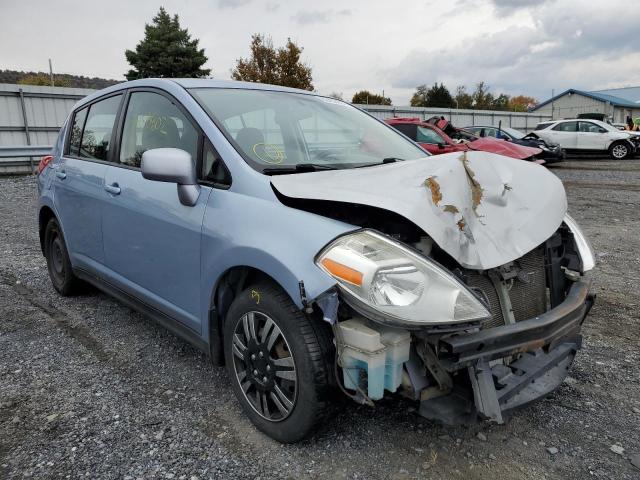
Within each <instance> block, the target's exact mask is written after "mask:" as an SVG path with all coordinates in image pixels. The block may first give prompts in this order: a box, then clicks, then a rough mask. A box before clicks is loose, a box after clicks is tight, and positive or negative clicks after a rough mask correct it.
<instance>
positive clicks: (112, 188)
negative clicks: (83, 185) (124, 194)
mask: <svg viewBox="0 0 640 480" xmlns="http://www.w3.org/2000/svg"><path fill="white" fill-rule="evenodd" d="M104 189H105V190H106V191H107V192H108V193H110V194H111V195H120V186H119V185H118V184H117V183H112V184H111V185H105V186H104Z"/></svg>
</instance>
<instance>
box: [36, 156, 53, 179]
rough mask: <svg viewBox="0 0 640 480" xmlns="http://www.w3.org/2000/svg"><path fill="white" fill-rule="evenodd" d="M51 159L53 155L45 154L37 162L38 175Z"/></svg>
mask: <svg viewBox="0 0 640 480" xmlns="http://www.w3.org/2000/svg"><path fill="white" fill-rule="evenodd" d="M51 160H53V155H45V156H44V157H42V158H41V159H40V163H39V164H38V175H40V174H41V173H42V171H43V170H44V169H45V168H47V165H49V163H51Z"/></svg>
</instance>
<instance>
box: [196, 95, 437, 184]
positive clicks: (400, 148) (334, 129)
mask: <svg viewBox="0 0 640 480" xmlns="http://www.w3.org/2000/svg"><path fill="white" fill-rule="evenodd" d="M190 92H191V93H192V94H193V96H194V97H195V98H196V99H197V100H198V101H199V103H200V104H201V105H202V106H203V107H204V108H205V110H206V111H207V113H208V114H209V116H210V117H211V118H212V119H213V121H214V122H215V123H216V124H217V125H218V127H220V128H221V129H222V131H223V133H224V134H225V135H226V137H227V138H228V139H229V140H231V141H232V143H234V145H235V147H236V149H237V150H238V151H239V152H240V153H241V154H242V156H243V157H244V159H245V160H246V161H247V162H248V163H249V164H250V165H251V166H252V167H253V168H255V169H257V170H259V171H261V172H264V173H274V172H277V171H278V170H279V169H282V170H291V169H292V168H293V167H296V166H309V165H314V166H317V167H318V168H353V167H360V166H367V165H377V164H380V163H383V162H385V161H395V160H411V159H416V158H420V157H425V156H427V155H428V153H426V152H425V151H424V150H422V149H421V148H420V147H418V146H417V145H415V144H414V143H413V142H411V141H410V140H407V139H406V138H405V137H403V136H402V135H400V134H399V133H396V131H395V130H394V129H392V128H390V127H387V126H386V125H384V124H383V123H381V122H379V121H377V120H375V119H374V118H372V117H370V116H369V115H367V114H365V113H364V112H362V111H360V110H358V109H357V108H355V107H353V106H351V105H349V104H348V103H345V102H342V101H339V100H335V99H333V98H325V97H319V96H315V95H305V94H298V93H288V92H276V91H266V90H249V89H230V88H229V89H226V88H198V89H191V90H190Z"/></svg>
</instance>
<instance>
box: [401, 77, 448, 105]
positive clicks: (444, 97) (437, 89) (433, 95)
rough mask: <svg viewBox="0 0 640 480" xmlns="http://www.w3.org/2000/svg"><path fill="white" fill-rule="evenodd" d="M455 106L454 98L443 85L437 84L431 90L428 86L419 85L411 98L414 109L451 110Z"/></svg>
mask: <svg viewBox="0 0 640 480" xmlns="http://www.w3.org/2000/svg"><path fill="white" fill-rule="evenodd" d="M453 105H454V101H453V97H452V96H451V93H450V92H449V90H448V89H447V87H445V86H444V84H443V83H440V84H438V83H437V82H436V83H434V84H433V87H431V88H429V89H427V86H426V85H419V86H418V87H417V88H416V92H415V93H414V94H413V96H412V97H411V106H412V107H438V108H451V107H452V106H453Z"/></svg>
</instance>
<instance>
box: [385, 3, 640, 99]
mask: <svg viewBox="0 0 640 480" xmlns="http://www.w3.org/2000/svg"><path fill="white" fill-rule="evenodd" d="M493 2H494V3H496V2H504V3H507V2H506V0H493ZM519 3H522V4H523V5H524V4H534V3H535V4H539V5H540V7H539V8H537V9H535V10H532V11H531V16H532V24H531V25H530V26H512V27H509V28H506V29H503V30H501V31H498V32H495V33H491V34H483V35H478V36H476V37H472V38H467V39H465V40H464V41H462V42H460V43H459V44H457V45H456V44H454V45H452V46H447V47H445V48H442V49H437V50H427V49H424V48H422V49H417V50H414V51H412V52H410V53H408V54H407V55H406V56H405V57H404V58H403V59H402V60H401V61H400V62H399V63H398V65H397V66H396V68H394V69H393V70H387V71H386V73H387V78H388V79H389V80H390V82H391V84H392V86H393V87H396V88H415V86H416V85H420V84H422V83H432V82H434V81H438V82H444V83H445V84H446V85H448V86H449V88H450V89H453V88H455V86H456V85H460V84H464V85H468V86H472V85H473V84H475V83H477V82H479V81H481V80H484V81H486V82H487V83H488V84H489V85H491V86H492V87H494V88H493V90H494V91H505V92H507V93H510V94H519V93H524V94H533V95H534V96H539V97H542V98H544V97H546V96H548V95H549V92H550V90H551V89H552V88H555V89H556V91H558V90H561V89H564V88H570V87H574V88H595V87H597V86H599V85H601V84H610V83H611V82H613V83H615V82H624V81H625V78H626V79H627V81H628V79H629V78H635V77H637V68H635V67H634V66H635V65H637V57H638V54H637V53H636V52H637V48H636V46H635V43H634V35H635V32H636V29H637V25H638V24H640V10H638V9H626V10H625V15H620V14H619V12H620V10H619V9H618V8H615V5H610V6H609V8H606V9H603V8H601V7H599V6H598V5H597V4H587V3H586V2H581V1H577V0H576V1H564V2H562V3H560V2H557V3H556V2H546V3H543V2H535V1H534V0H525V1H523V2H519ZM611 3H612V4H616V3H620V6H621V7H622V4H623V2H621V1H620V2H618V1H617V0H611ZM611 25H616V28H611ZM634 71H635V73H634ZM607 79H609V80H607Z"/></svg>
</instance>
